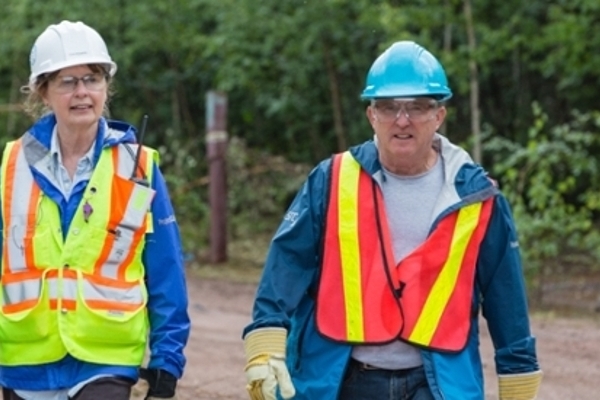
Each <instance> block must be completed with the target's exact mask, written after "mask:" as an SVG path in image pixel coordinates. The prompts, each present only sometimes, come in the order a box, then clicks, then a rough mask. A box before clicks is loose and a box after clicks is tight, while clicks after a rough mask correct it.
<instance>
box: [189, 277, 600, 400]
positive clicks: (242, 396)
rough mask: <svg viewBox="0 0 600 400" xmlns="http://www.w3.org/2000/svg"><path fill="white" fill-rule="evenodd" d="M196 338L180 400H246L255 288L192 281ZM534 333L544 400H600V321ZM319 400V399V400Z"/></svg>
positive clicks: (488, 364) (551, 323) (545, 318)
mask: <svg viewBox="0 0 600 400" xmlns="http://www.w3.org/2000/svg"><path fill="white" fill-rule="evenodd" d="M188 287H189V295H190V316H191V319H192V336H191V339H190V343H189V345H188V347H187V351H186V353H187V357H188V366H187V369H186V372H185V376H184V377H183V379H182V380H181V381H180V383H179V389H178V396H179V400H217V399H219V400H221V399H230V400H233V399H236V400H238V399H239V400H246V399H247V398H248V397H247V396H246V393H245V390H244V386H245V380H244V373H243V368H244V356H243V347H242V341H241V338H240V334H241V331H242V328H243V327H244V326H245V325H246V324H247V323H248V322H249V319H250V310H251V306H252V300H253V296H254V290H255V286H254V285H252V284H243V283H232V282H227V281H223V280H211V279H200V278H198V277H195V276H190V277H189V278H188ZM532 324H533V326H532V329H533V332H534V334H535V336H536V337H537V345H538V357H539V360H540V363H541V365H542V369H543V371H544V381H543V384H542V388H541V393H540V396H539V399H540V400H597V399H599V398H600V319H599V318H594V319H592V318H588V319H581V318H578V319H566V318H559V317H554V316H552V315H551V314H545V315H535V316H534V317H533V318H532ZM482 332H483V333H482V340H481V351H482V356H483V358H484V372H485V375H486V399H496V398H497V395H496V394H497V387H496V378H495V372H494V363H493V352H492V348H491V344H490V340H489V337H488V336H487V331H486V329H485V328H483V327H482ZM315 400H321V399H315Z"/></svg>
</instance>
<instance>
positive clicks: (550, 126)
mask: <svg viewBox="0 0 600 400" xmlns="http://www.w3.org/2000/svg"><path fill="white" fill-rule="evenodd" d="M463 7H464V1H463V0H418V1H413V2H405V1H398V0H285V1H281V0H263V1H256V0H220V1H214V0H169V1H162V0H147V1H142V2H139V1H138V2H132V1H125V0H102V1H101V0H88V1H86V2H59V1H46V2H43V1H34V0H3V3H2V13H0V132H2V133H1V134H0V144H2V143H4V142H6V141H7V140H9V139H13V138H16V137H18V136H19V135H21V134H22V133H23V132H24V130H25V129H26V128H27V126H28V125H29V124H30V121H29V119H28V118H27V117H25V116H24V115H23V114H22V113H19V112H15V110H16V109H17V106H18V104H19V103H20V101H21V100H22V97H21V95H20V93H19V88H20V86H21V85H23V84H25V83H26V82H27V79H28V75H29V66H28V58H29V51H30V49H31V46H32V44H33V41H34V40H35V38H36V37H37V35H39V34H40V33H41V32H42V30H43V29H44V28H45V27H46V26H47V25H49V24H51V23H58V22H60V21H61V20H63V19H71V20H82V21H84V22H86V23H88V24H89V25H91V26H93V27H94V28H96V29H97V30H98V31H99V32H100V33H101V34H102V36H103V37H104V39H105V40H106V42H107V45H108V48H109V50H110V53H111V55H112V57H113V59H114V60H115V61H116V62H117V64H118V65H119V70H118V73H117V75H116V77H115V81H116V82H115V83H116V88H117V94H116V96H115V97H114V98H113V99H112V101H111V104H110V109H111V114H112V116H113V117H114V118H115V119H120V120H125V121H129V122H130V123H133V124H138V123H139V121H141V117H142V115H144V114H148V115H149V116H150V121H149V125H148V131H147V135H146V138H145V143H146V144H148V145H151V146H154V147H157V148H159V149H160V151H161V155H162V164H161V165H162V168H163V171H164V172H165V175H166V177H167V180H168V183H169V186H170V187H171V188H172V193H173V200H174V203H175V205H176V208H177V212H178V215H179V220H180V221H182V223H183V224H182V225H183V228H182V230H183V238H184V240H185V242H186V248H188V249H195V250H196V249H198V248H199V247H202V246H204V244H205V243H207V235H208V219H207V216H208V215H209V213H210V206H209V204H208V201H207V198H208V196H207V193H206V189H207V184H208V181H207V177H206V176H207V174H208V164H207V161H206V157H205V155H204V153H205V149H204V131H205V129H206V128H205V104H204V103H205V96H206V93H207V92H208V91H209V90H215V89H217V90H223V91H225V92H226V93H227V95H228V104H229V109H228V118H227V131H228V133H229V136H230V138H232V139H231V142H230V149H229V152H230V155H229V157H231V158H230V159H229V168H230V171H229V184H230V189H231V194H230V198H229V199H228V201H229V208H230V224H231V226H230V227H229V228H230V235H231V236H232V237H234V238H241V237H242V236H244V235H250V236H252V235H253V233H254V232H258V231H260V232H267V231H273V230H274V229H275V227H276V225H277V223H278V221H279V218H280V215H281V214H282V213H283V209H284V208H285V205H286V203H287V201H289V196H291V193H292V192H293V191H294V190H293V189H295V188H296V187H297V186H298V185H299V182H300V181H301V176H302V174H301V173H300V171H296V170H295V169H294V167H293V165H292V164H287V162H286V161H284V160H289V161H290V162H294V163H299V164H301V165H305V164H311V165H312V164H314V163H315V162H317V161H319V160H320V159H322V158H325V157H327V156H329V155H330V154H331V153H332V152H335V151H338V150H341V149H344V148H345V147H347V146H349V145H352V144H356V143H358V142H360V141H363V140H364V139H366V138H369V137H370V136H371V134H372V133H371V129H370V126H369V125H368V122H367V120H366V118H365V115H364V106H365V105H364V104H361V102H360V100H359V95H360V92H361V91H362V89H363V85H364V79H365V77H366V74H367V71H368V69H369V67H370V65H371V63H372V62H373V60H374V59H375V57H376V56H377V55H378V54H380V52H381V51H382V50H383V49H384V48H386V47H387V46H388V45H389V44H391V43H392V42H394V41H397V40H403V39H412V40H415V41H417V42H419V43H421V44H423V45H424V46H425V47H427V48H428V49H430V50H431V51H432V52H433V53H434V54H435V55H437V56H438V58H439V59H440V60H441V61H442V63H443V65H444V67H445V69H446V72H447V74H448V79H449V83H450V86H451V87H452V89H453V92H454V97H453V98H452V99H451V101H450V102H449V103H448V105H447V108H448V111H449V113H448V119H447V122H446V126H445V127H446V131H447V132H448V133H449V136H451V137H452V139H453V140H454V141H457V142H468V140H470V138H471V136H472V135H471V132H469V129H465V127H467V126H470V115H471V110H470V109H469V106H468V105H469V95H470V93H469V90H470V85H469V79H470V70H469V65H468V63H469V60H470V57H471V56H472V57H473V58H474V60H475V61H476V62H477V66H478V73H479V88H480V93H479V94H480V103H481V104H480V108H481V118H482V128H483V130H484V131H485V132H488V134H490V136H488V137H487V138H488V139H487V140H488V141H489V143H484V146H485V148H486V149H487V152H486V154H485V157H486V159H485V160H486V164H487V163H488V161H489V162H492V161H493V162H494V165H495V166H496V167H495V168H496V170H495V173H496V174H498V175H499V178H500V181H501V182H502V183H503V187H504V189H505V191H506V192H507V194H508V195H509V198H510V200H511V202H512V203H513V204H514V207H515V213H516V214H517V216H518V222H519V225H520V232H521V235H522V236H523V238H524V240H525V241H526V242H527V245H524V246H523V248H524V251H525V252H526V254H525V255H526V257H527V260H528V264H527V265H528V266H529V267H528V268H530V270H531V271H540V270H542V269H543V268H542V266H543V265H545V264H544V262H546V261H547V262H548V265H550V264H552V265H559V264H560V265H561V266H565V265H572V264H577V265H586V264H596V255H595V253H596V250H595V249H597V248H600V246H597V245H598V239H597V237H596V236H597V227H596V221H598V220H599V217H600V211H599V207H600V191H599V190H598V187H599V183H598V172H597V165H596V159H595V157H594V154H597V153H596V152H597V151H599V150H600V148H599V147H600V146H599V145H598V142H597V139H595V135H594V132H597V127H598V121H597V119H598V117H597V114H596V111H595V110H596V109H597V108H598V105H597V101H596V91H597V90H596V88H597V87H598V86H599V84H600V55H599V54H600V53H599V52H598V51H597V49H598V48H599V47H600V35H596V34H594V32H595V28H596V26H597V25H598V22H599V21H600V3H599V2H598V1H597V0H571V1H566V0H560V1H554V2H548V1H545V0H531V1H527V2H523V1H517V0H506V1H502V2H499V1H492V0H482V1H479V2H472V7H473V27H474V31H475V37H476V42H477V48H476V50H475V52H474V53H473V54H472V55H471V54H470V52H469V48H468V42H467V35H466V25H465V15H464V8H463ZM534 102H535V103H536V104H539V107H538V108H534V109H533V110H532V109H531V108H530V106H529V105H530V104H532V103H534ZM541 109H543V110H545V113H543V112H541ZM575 110H578V111H575ZM492 133H493V137H494V139H491V134H492ZM490 165H491V164H490ZM304 170H305V168H304V167H302V171H303V172H304ZM250 185H251V186H250ZM248 188H250V189H248ZM575 254H583V255H584V256H583V257H580V258H581V259H578V260H576V261H574V259H573V257H574V255H575ZM553 268H554V267H553Z"/></svg>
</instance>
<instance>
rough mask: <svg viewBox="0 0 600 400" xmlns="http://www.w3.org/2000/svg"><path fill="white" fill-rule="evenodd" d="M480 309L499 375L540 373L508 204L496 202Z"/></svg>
mask: <svg viewBox="0 0 600 400" xmlns="http://www.w3.org/2000/svg"><path fill="white" fill-rule="evenodd" d="M477 279H478V282H479V285H480V291H481V306H482V312H483V316H484V317H485V319H486V321H487V325H488V329H489V331H490V336H491V338H492V342H493V344H494V349H495V363H496V372H497V373H498V374H519V373H526V372H532V371H537V370H539V366H538V362H537V356H536V349H535V338H534V337H533V336H532V335H531V331H530V324H529V314H528V306H527V295H526V290H525V282H524V278H523V271H522V265H521V255H520V251H519V241H518V238H517V233H516V229H515V225H514V221H513V217H512V214H511V210H510V207H509V205H508V202H507V201H506V199H505V198H504V197H503V196H502V195H498V196H496V198H495V201H494V208H493V212H492V216H491V219H490V223H489V227H488V230H487V233H486V235H485V237H484V239H483V242H482V245H481V250H480V257H479V263H478V277H477Z"/></svg>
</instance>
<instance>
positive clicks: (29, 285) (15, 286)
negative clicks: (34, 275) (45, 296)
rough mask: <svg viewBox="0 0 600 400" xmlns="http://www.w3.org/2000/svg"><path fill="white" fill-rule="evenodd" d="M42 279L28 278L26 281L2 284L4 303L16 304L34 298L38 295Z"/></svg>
mask: <svg viewBox="0 0 600 400" xmlns="http://www.w3.org/2000/svg"><path fill="white" fill-rule="evenodd" d="M41 288H42V281H41V280H40V279H28V280H26V281H21V282H14V283H5V284H4V293H3V294H4V299H3V300H4V303H3V304H5V305H11V304H17V303H21V302H23V301H27V300H36V299H37V298H39V296H40V292H41Z"/></svg>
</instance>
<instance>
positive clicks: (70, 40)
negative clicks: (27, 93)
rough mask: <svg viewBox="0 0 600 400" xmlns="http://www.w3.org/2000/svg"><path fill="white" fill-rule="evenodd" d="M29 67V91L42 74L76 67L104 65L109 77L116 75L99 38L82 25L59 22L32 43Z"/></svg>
mask: <svg viewBox="0 0 600 400" xmlns="http://www.w3.org/2000/svg"><path fill="white" fill-rule="evenodd" d="M29 64H30V66H31V75H29V86H30V87H33V86H34V85H35V81H36V79H37V78H38V77H39V76H40V75H42V74H46V73H49V72H54V71H58V70H60V69H63V68H67V67H72V66H75V65H85V64H103V65H104V67H105V69H106V71H107V73H108V74H109V75H110V76H113V75H114V74H115V73H116V72H117V64H115V63H114V62H113V61H112V59H111V58H110V54H108V49H107V48H106V44H105V43H104V40H103V39H102V37H101V36H100V34H99V33H98V32H96V31H95V30H94V29H92V28H90V27H89V26H87V25H86V24H84V23H83V22H70V21H62V22H61V23H60V24H58V25H50V26H48V27H47V28H46V30H44V32H42V33H41V34H40V36H38V38H37V39H36V40H35V43H34V44H33V48H32V49H31V54H30V56H29Z"/></svg>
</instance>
